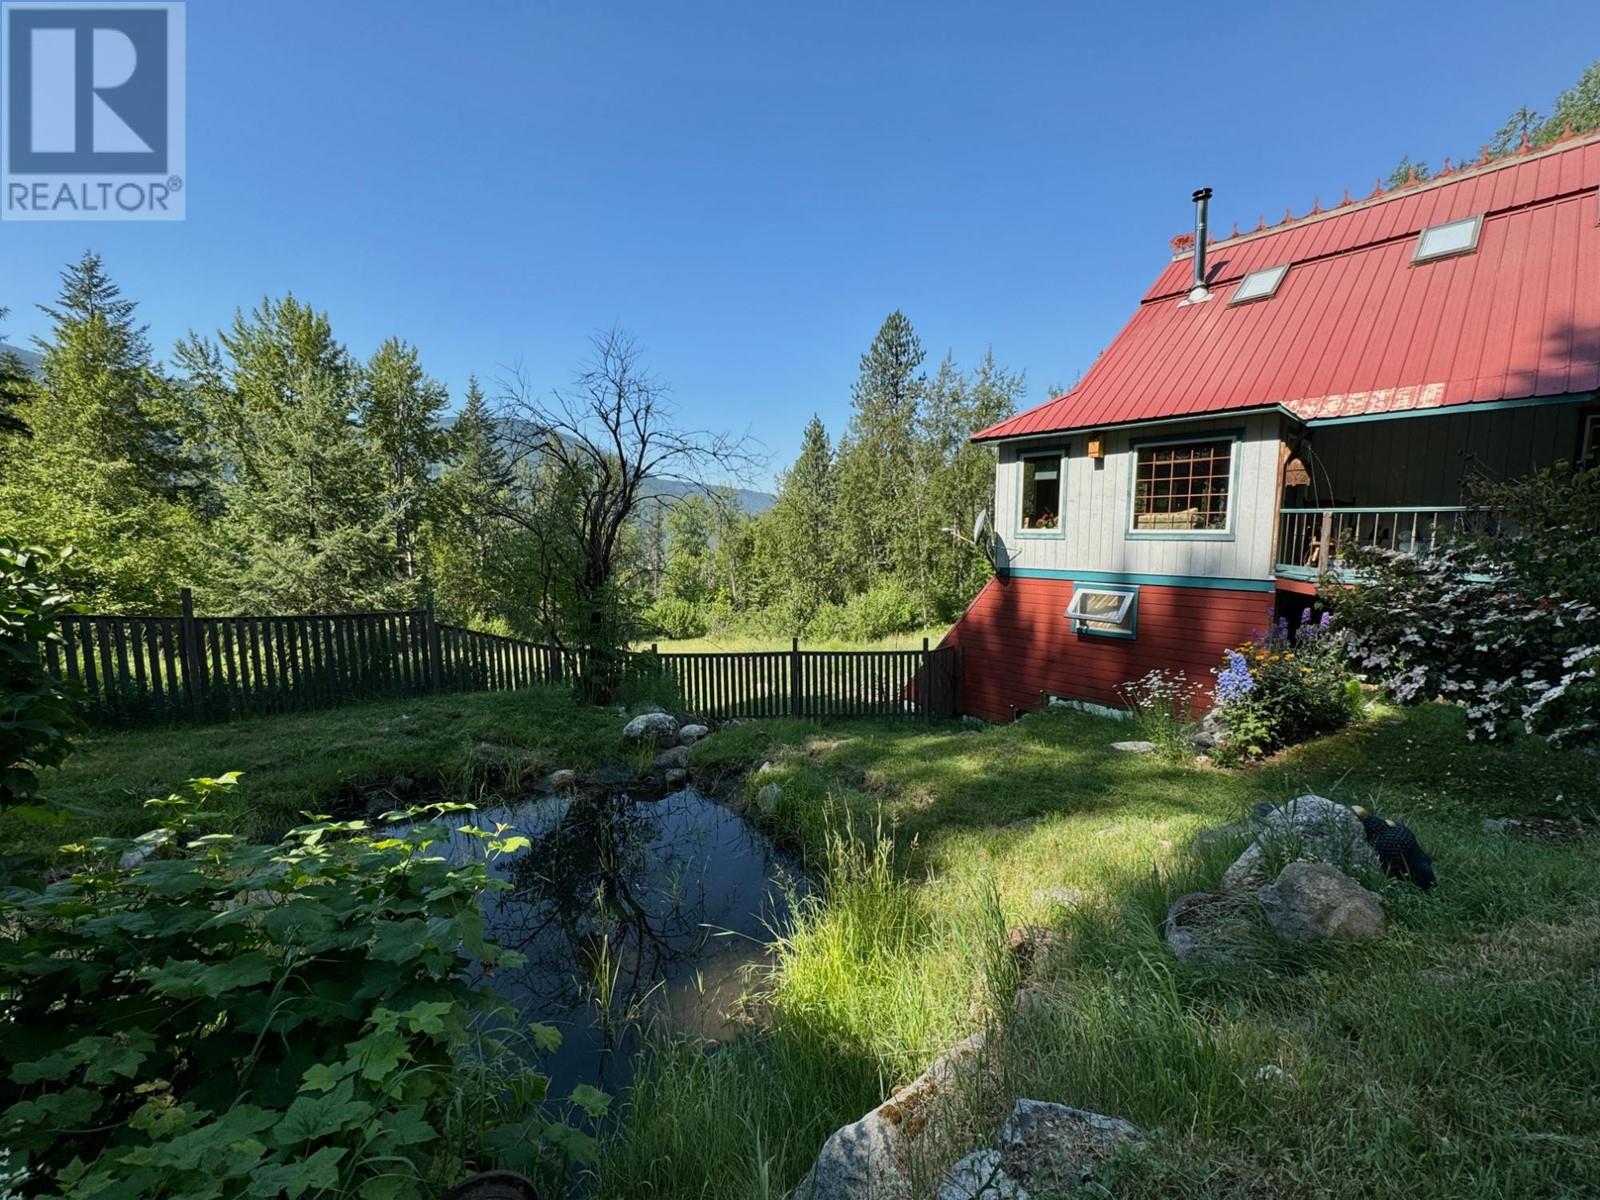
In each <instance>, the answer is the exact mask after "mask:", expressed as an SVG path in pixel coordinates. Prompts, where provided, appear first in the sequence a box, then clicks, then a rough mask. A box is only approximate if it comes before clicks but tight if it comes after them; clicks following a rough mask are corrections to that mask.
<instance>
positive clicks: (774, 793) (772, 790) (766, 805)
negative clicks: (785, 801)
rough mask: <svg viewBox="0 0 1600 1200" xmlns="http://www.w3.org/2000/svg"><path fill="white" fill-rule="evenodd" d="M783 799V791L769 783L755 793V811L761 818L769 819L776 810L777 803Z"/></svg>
mask: <svg viewBox="0 0 1600 1200" xmlns="http://www.w3.org/2000/svg"><path fill="white" fill-rule="evenodd" d="M782 798H783V789H782V788H780V787H779V786H778V785H777V784H775V783H769V784H767V786H766V787H764V788H762V789H761V790H760V791H759V792H757V793H756V800H755V809H756V812H758V813H760V814H761V815H762V816H763V817H770V816H771V815H772V814H773V812H775V811H776V810H777V807H778V801H779V800H781V799H782Z"/></svg>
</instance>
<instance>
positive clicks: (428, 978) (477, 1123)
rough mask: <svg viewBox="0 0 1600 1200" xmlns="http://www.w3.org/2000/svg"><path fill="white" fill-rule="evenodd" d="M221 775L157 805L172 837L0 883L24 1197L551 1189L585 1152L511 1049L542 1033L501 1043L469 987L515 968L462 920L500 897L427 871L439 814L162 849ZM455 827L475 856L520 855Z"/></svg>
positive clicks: (6, 1122) (443, 867) (494, 1005)
mask: <svg viewBox="0 0 1600 1200" xmlns="http://www.w3.org/2000/svg"><path fill="white" fill-rule="evenodd" d="M233 782H234V780H233V777H231V776H224V777H222V778H221V779H215V780H211V779H202V780H195V781H193V783H192V785H191V788H192V795H191V796H189V797H176V796H174V797H169V798H168V799H167V800H165V801H152V802H151V804H152V805H153V806H154V807H155V808H157V809H158V810H164V811H165V812H166V813H167V814H168V828H166V829H164V830H158V831H156V832H155V833H153V834H149V835H146V836H145V837H144V838H141V839H138V840H130V839H109V838H103V839H96V840H94V841H93V842H91V843H90V844H88V845H85V846H79V847H72V848H70V849H72V850H73V851H75V852H76V853H77V855H78V863H77V866H76V868H75V869H74V870H73V872H72V873H71V874H70V875H68V876H66V877H64V878H59V879H55V880H54V881H52V882H50V883H48V884H47V885H45V886H42V887H37V888H32V889H30V888H24V887H17V886H11V887H8V888H6V889H5V890H4V891H3V892H0V926H3V927H4V928H5V929H6V930H7V936H6V938H5V939H3V940H0V997H3V1000H0V1057H3V1058H4V1060H5V1061H6V1062H7V1063H9V1064H11V1067H10V1070H9V1073H8V1075H7V1076H6V1078H5V1079H4V1080H0V1143H3V1144H5V1145H7V1146H9V1147H10V1148H11V1150H12V1152H13V1154H14V1155H17V1156H19V1158H20V1159H21V1165H23V1166H24V1167H25V1168H26V1170H27V1172H28V1175H29V1182H28V1185H27V1188H26V1190H27V1191H28V1193H29V1194H37V1195H47V1196H60V1197H88V1196H98V1197H103V1198H110V1197H163V1196H174V1197H176V1196H183V1197H186V1198H188V1197H194V1198H201V1197H235V1196H246V1195H248V1196H252V1197H274V1196H289V1197H297V1196H301V1195H306V1194H316V1195H324V1194H333V1195H347V1194H348V1195H360V1196H361V1197H363V1198H365V1200H377V1198H380V1197H423V1196H433V1195H438V1194H439V1193H440V1191H441V1190H442V1189H443V1188H444V1187H447V1186H449V1185H450V1184H452V1183H453V1182H454V1181H455V1179H456V1177H457V1176H458V1175H459V1174H460V1173H461V1172H462V1171H463V1170H464V1169H466V1168H468V1167H470V1166H472V1165H476V1164H479V1163H484V1164H487V1163H489V1162H496V1161H497V1162H502V1163H504V1164H505V1165H509V1166H514V1167H516V1168H519V1169H523V1170H531V1171H533V1172H535V1173H542V1174H544V1175H546V1176H547V1177H548V1178H551V1179H556V1178H559V1177H560V1176H561V1174H562V1173H563V1172H564V1171H566V1170H567V1169H568V1165H569V1162H570V1160H572V1159H574V1158H577V1159H587V1158H588V1157H590V1156H591V1155H592V1153H593V1145H592V1143H591V1142H590V1141H589V1139H588V1138H587V1137H586V1136H585V1135H584V1134H582V1133H580V1132H578V1131H577V1130H576V1129H574V1128H572V1127H570V1126H569V1125H567V1124H566V1123H565V1122H564V1121H561V1120H550V1119H549V1117H548V1116H547V1115H546V1114H544V1113H543V1112H542V1110H541V1107H540V1106H541V1103H542V1102H543V1101H544V1099H545V1088H546V1079H545V1077H544V1076H543V1075H541V1074H539V1073H538V1072H537V1071H536V1070H535V1069H534V1068H533V1067H532V1066H531V1065H529V1063H528V1061H526V1060H524V1059H522V1058H520V1057H519V1056H518V1054H517V1053H516V1050H515V1048H514V1044H515V1043H516V1041H517V1040H518V1039H519V1038H526V1039H528V1040H531V1042H532V1043H534V1044H535V1045H537V1046H540V1047H544V1048H549V1047H551V1046H553V1045H554V1044H555V1043H556V1042H557V1041H558V1040H559V1035H557V1034H556V1032H555V1031H554V1030H551V1029H545V1028H542V1027H538V1026H534V1027H531V1028H530V1029H529V1030H527V1031H524V1032H521V1033H519V1032H517V1031H515V1030H514V1029H513V1027H512V1026H511V1025H510V1024H509V1023H508V1021H507V1017H508V1012H507V1010H506V1009H505V1008H504V1006H503V1005H502V1004H501V1003H500V1002H497V1001H496V1000H494V999H493V998H492V996H491V995H490V993H488V992H487V991H485V990H481V989H478V988H476V987H474V986H472V985H470V984H469V983H467V982H466V973H467V971H468V969H469V968H470V967H471V965H472V960H473V959H476V960H477V961H479V962H482V963H483V964H485V966H486V967H489V968H492V967H493V966H494V965H495V964H497V963H498V964H506V963H508V962H510V961H513V960H514V958H515V956H514V955H511V954H509V953H508V952H505V951H502V950H500V949H499V948H498V947H496V946H495V945H493V944H492V943H490V942H488V941H487V940H486V939H485V936H484V930H485V924H484V917H483V914H482V912H481V910H480V907H479V896H480V893H482V892H483V891H484V890H485V889H489V888H494V887H497V886H505V885H504V884H501V883H498V882H497V881H494V880H492V879H491V878H490V876H489V874H488V872H487V870H486V869H485V867H484V865H483V863H481V862H476V863H472V864H469V865H464V866H457V865H452V864H451V863H450V862H449V861H448V860H447V859H446V858H445V857H444V856H442V855H440V854H439V853H438V852H437V849H436V848H435V847H436V843H438V842H439V841H440V840H441V839H443V838H445V837H446V836H447V834H448V833H449V831H448V830H447V829H446V828H445V826H443V825H442V824H439V823H436V822H435V823H422V824H416V825H412V826H410V827H406V828H403V829H401V830H400V831H398V832H392V833H390V832H384V831H378V830H370V829H368V828H367V826H366V825H365V823H363V822H359V821H352V822H339V823H335V822H331V821H327V820H323V819H315V820H312V821H310V822H309V823H308V824H306V825H303V826H301V827H300V828H298V829H295V830H293V831H291V832H290V833H289V834H288V835H286V836H285V838H284V839H283V841H282V842H281V843H279V844H277V845H251V844H247V843H243V842H240V841H237V840H235V839H234V838H232V837H231V836H229V835H224V834H209V835H204V836H199V837H193V838H192V840H190V841H189V842H188V843H187V845H186V846H183V847H182V849H181V850H180V851H179V852H178V853H176V854H175V855H173V856H170V857H168V856H166V853H165V850H164V849H163V848H171V847H176V846H178V845H179V843H180V842H182V841H183V839H184V838H185V837H186V836H188V835H187V834H186V830H187V829H188V827H189V826H190V825H191V824H193V823H195V822H197V821H199V820H201V819H203V818H204V816H205V815H206V814H204V813H202V812H199V811H197V807H196V806H197V805H198V804H199V803H202V802H204V801H205V800H206V799H208V798H214V797H216V796H217V795H218V794H219V793H221V792H223V791H226V790H227V789H229V788H231V787H232V785H233ZM463 807H464V806H440V807H438V808H436V809H434V810H431V811H432V812H434V813H435V814H436V815H441V816H442V815H443V814H444V813H446V812H448V811H455V810H459V809H460V808H463ZM409 815H411V814H392V816H391V818H386V819H393V820H400V819H402V818H403V817H406V816H409ZM457 836H468V837H476V838H479V839H481V840H482V841H483V842H484V844H485V851H486V857H492V856H494V855H497V854H501V853H507V852H511V851H514V850H517V849H520V848H523V847H525V846H526V844H527V843H526V839H522V838H507V837H504V836H503V832H502V831H501V830H493V831H484V830H478V829H474V828H472V827H470V826H466V827H463V828H462V829H461V830H460V831H458V833H457ZM152 851H153V852H154V853H150V852H152ZM146 854H150V856H149V857H145V855H146ZM469 955H470V958H469ZM580 1092H581V1094H578V1093H575V1094H574V1096H573V1097H572V1100H573V1101H574V1102H575V1103H577V1104H579V1105H581V1106H584V1107H586V1108H588V1109H590V1110H593V1111H596V1112H598V1111H599V1110H601V1109H603V1107H604V1105H605V1098H604V1097H603V1096H602V1095H601V1094H600V1093H597V1092H594V1091H593V1090H592V1089H580Z"/></svg>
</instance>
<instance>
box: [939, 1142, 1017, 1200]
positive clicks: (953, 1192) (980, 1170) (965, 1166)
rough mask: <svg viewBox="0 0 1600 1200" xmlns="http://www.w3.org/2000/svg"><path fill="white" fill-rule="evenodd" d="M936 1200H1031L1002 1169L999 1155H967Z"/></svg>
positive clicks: (952, 1170)
mask: <svg viewBox="0 0 1600 1200" xmlns="http://www.w3.org/2000/svg"><path fill="white" fill-rule="evenodd" d="M937 1200H1028V1193H1027V1192H1025V1191H1023V1190H1022V1187H1021V1186H1020V1185H1019V1184H1018V1183H1017V1181H1016V1180H1015V1179H1013V1178H1011V1176H1009V1175H1007V1174H1006V1172H1005V1168H1004V1167H1002V1166H1001V1165H1000V1151H998V1150H978V1151H975V1152H973V1153H972V1154H969V1155H967V1156H966V1157H965V1158H963V1159H962V1160H961V1161H960V1162H958V1163H956V1165H955V1166H953V1167H951V1168H950V1170H949V1172H948V1173H947V1174H946V1175H945V1177H944V1181H943V1182H942V1183H940V1184H939V1194H938V1197H937Z"/></svg>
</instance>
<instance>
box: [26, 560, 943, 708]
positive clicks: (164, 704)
mask: <svg viewBox="0 0 1600 1200" xmlns="http://www.w3.org/2000/svg"><path fill="white" fill-rule="evenodd" d="M181 609H182V611H181V615H179V616H176V617H174V616H138V615H127V616H78V615H75V616H66V617H62V618H60V632H61V641H60V642H59V643H51V644H48V645H47V646H46V647H45V662H46V665H47V666H48V668H49V670H50V673H51V674H52V675H54V676H55V677H56V678H58V679H66V680H68V681H70V682H72V683H75V684H77V685H79V686H80V687H81V688H82V691H83V694H84V696H85V698H86V700H87V702H88V706H89V711H90V714H91V716H92V717H93V718H95V719H97V720H99V721H102V722H112V723H115V722H128V723H134V722H139V721H150V720H197V719H198V720H203V719H207V718H216V717H225V716H231V715H236V714H251V713H276V712H289V711H294V710H301V709H312V708H327V707H332V706H334V705H339V704H347V703H353V702H357V701H362V700H376V699H384V698H394V697H402V696H415V695H423V694H427V693H432V692H473V691H501V690H508V689H512V688H520V687H528V686H531V685H535V684H548V683H561V682H563V681H578V680H581V679H582V678H584V677H585V676H587V675H588V674H589V673H590V672H591V670H592V669H593V663H592V661H591V660H590V657H589V655H587V654H586V653H585V652H584V651H581V650H576V651H575V650H570V649H561V648H558V647H555V646H548V645H541V644H539V643H536V642H529V641H524V640H522V639H520V638H512V637H502V636H500V635H498V634H492V633H484V632H482V631H480V630H475V629H466V628H463V627H461V626H457V625H449V624H445V623H442V622H439V621H436V620H435V619H434V616H433V613H432V611H431V610H426V609H424V610H417V611H406V612H370V613H341V614H303V615H298V616H265V617H197V616H195V615H194V608H193V602H192V600H191V598H190V596H189V593H188V591H187V590H185V591H184V593H183V596H182V604H181ZM622 675H623V678H624V680H625V681H626V682H629V683H653V684H659V685H661V686H663V687H664V688H666V689H668V690H670V691H671V692H672V693H673V694H674V695H675V697H676V700H677V703H678V706H679V707H681V708H682V709H684V710H686V711H688V712H690V713H693V714H695V715H697V716H702V717H707V718H713V719H720V718H727V717H769V716H802V717H844V716H874V717H926V718H930V719H931V718H933V717H948V716H953V715H955V713H956V712H958V711H959V690H960V689H959V683H960V659H959V656H958V651H956V650H953V649H949V648H941V649H937V650H930V649H929V648H928V645H927V642H926V641H924V643H923V648H922V650H920V651H860V652H857V651H838V652H834V651H814V650H807V651H802V650H801V649H800V647H799V643H798V642H795V643H793V644H792V646H791V649H790V650H788V651H777V652H768V653H756V654H718V653H713V654H658V653H656V652H655V651H654V650H651V651H650V652H647V653H630V654H629V655H627V656H626V659H625V660H624V662H623V663H622Z"/></svg>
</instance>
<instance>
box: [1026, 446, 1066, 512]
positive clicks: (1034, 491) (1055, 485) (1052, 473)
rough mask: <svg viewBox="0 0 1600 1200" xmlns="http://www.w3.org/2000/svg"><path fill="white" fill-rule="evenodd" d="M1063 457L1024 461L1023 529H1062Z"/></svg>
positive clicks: (1034, 458) (1035, 456) (1046, 455)
mask: <svg viewBox="0 0 1600 1200" xmlns="http://www.w3.org/2000/svg"><path fill="white" fill-rule="evenodd" d="M1062 457H1063V456H1062V455H1061V454H1059V453H1055V454H1036V455H1031V456H1029V457H1027V458H1024V459H1023V460H1022V528H1023V529H1030V530H1040V531H1045V530H1056V529H1060V528H1061V461H1062Z"/></svg>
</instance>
